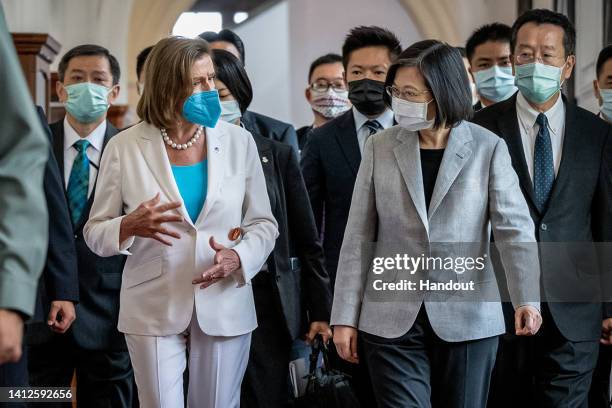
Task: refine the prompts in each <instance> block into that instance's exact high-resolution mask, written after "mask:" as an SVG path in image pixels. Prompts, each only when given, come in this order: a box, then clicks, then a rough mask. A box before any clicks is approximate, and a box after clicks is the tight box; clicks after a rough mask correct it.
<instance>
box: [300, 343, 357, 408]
mask: <svg viewBox="0 0 612 408" xmlns="http://www.w3.org/2000/svg"><path fill="white" fill-rule="evenodd" d="M320 353H321V354H323V367H317V362H318V361H319V354H320ZM294 406H295V408H359V407H360V406H361V405H360V404H359V400H358V399H357V397H356V396H355V394H354V392H353V390H352V388H351V385H350V376H349V375H347V374H345V373H343V372H340V371H338V370H334V369H331V368H330V367H329V359H328V350H327V345H326V344H325V343H324V342H323V339H321V337H320V336H317V337H316V338H315V340H314V342H313V344H312V352H311V353H310V369H309V374H308V385H307V386H306V393H305V394H304V396H302V397H299V398H298V399H296V400H295V405H294Z"/></svg>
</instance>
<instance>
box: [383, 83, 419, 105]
mask: <svg viewBox="0 0 612 408" xmlns="http://www.w3.org/2000/svg"><path fill="white" fill-rule="evenodd" d="M385 91H386V92H387V94H388V95H389V96H393V97H394V98H399V99H403V100H405V101H414V100H415V99H418V98H419V96H421V95H425V94H427V93H429V91H427V90H425V91H414V90H412V89H403V90H401V91H400V90H399V89H398V88H397V87H395V86H387V87H386V88H385Z"/></svg>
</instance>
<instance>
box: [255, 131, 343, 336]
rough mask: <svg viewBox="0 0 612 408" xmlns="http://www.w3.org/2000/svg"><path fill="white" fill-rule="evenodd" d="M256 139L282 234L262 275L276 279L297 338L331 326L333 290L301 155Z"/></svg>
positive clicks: (265, 140) (279, 144)
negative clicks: (311, 326) (314, 327)
mask: <svg viewBox="0 0 612 408" xmlns="http://www.w3.org/2000/svg"><path fill="white" fill-rule="evenodd" d="M252 134H253V139H254V140H255V144H256V145H257V150H258V152H259V157H260V159H261V165H262V168H263V171H264V176H265V178H266V187H267V190H268V196H269V198H270V206H271V208H272V213H273V214H274V217H275V218H276V221H277V222H278V230H279V236H278V238H277V240H276V245H275V246H274V250H273V251H272V253H271V254H270V256H269V258H268V261H267V265H268V272H260V273H272V274H274V275H275V280H274V281H275V282H276V285H275V286H276V289H277V292H278V296H279V297H280V303H281V305H282V309H283V315H284V317H285V322H286V324H287V330H288V331H289V335H290V336H291V338H292V339H296V338H298V337H299V336H301V335H303V334H304V333H305V332H306V331H307V325H306V323H309V322H313V321H326V322H329V317H330V312H331V299H332V293H331V285H330V282H329V276H328V274H327V271H326V270H325V267H324V266H323V263H324V258H323V249H322V248H321V243H320V241H319V238H318V234H317V228H316V226H315V222H314V218H313V216H312V210H311V208H310V202H309V201H308V192H307V191H306V186H305V185H304V180H303V178H302V174H301V173H300V168H299V164H298V159H297V155H296V154H295V152H294V151H293V150H292V149H291V147H289V146H287V145H285V144H282V143H278V142H275V141H273V140H270V139H266V138H264V137H263V136H261V135H258V134H257V133H253V132H252ZM296 259H298V260H299V263H297V262H295V261H296Z"/></svg>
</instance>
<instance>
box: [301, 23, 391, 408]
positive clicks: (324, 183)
mask: <svg viewBox="0 0 612 408" xmlns="http://www.w3.org/2000/svg"><path fill="white" fill-rule="evenodd" d="M400 52H401V46H400V43H399V40H398V39H397V37H395V35H394V34H393V33H391V32H390V31H388V30H386V29H383V28H380V27H374V26H372V27H363V26H362V27H356V28H354V29H352V30H351V31H350V32H349V34H348V35H347V37H346V40H345V42H344V45H343V47H342V60H343V64H344V71H345V81H346V83H347V86H348V89H349V99H350V100H351V102H352V104H353V108H352V109H351V110H349V111H347V112H346V113H344V114H342V115H341V116H339V117H337V118H336V119H333V120H331V121H329V122H328V123H326V124H325V125H323V126H321V127H319V128H316V129H313V130H312V132H311V133H310V136H309V137H308V140H307V141H306V146H305V147H304V150H303V151H302V161H301V165H302V172H303V175H304V181H305V182H306V188H307V189H308V195H309V197H310V203H311V205H312V209H313V211H314V216H315V221H316V224H317V227H318V229H319V233H321V234H322V236H323V249H324V252H325V263H326V267H327V271H328V273H329V275H330V278H331V282H332V287H333V285H334V282H335V278H336V270H337V268H338V257H339V256H340V247H341V246H342V239H343V237H344V229H345V228H346V222H347V220H348V214H349V209H350V207H351V198H352V195H353V186H354V185H355V178H356V177H357V170H358V169H359V164H360V162H361V151H362V150H363V146H364V145H365V141H366V139H367V138H368V137H370V136H371V135H373V134H374V133H376V132H377V131H379V130H381V129H387V128H389V127H391V126H393V125H394V118H393V112H392V111H391V110H389V109H387V107H386V105H385V103H384V101H383V93H384V92H385V89H384V81H385V77H386V75H387V70H388V69H389V67H390V65H391V63H392V62H393V60H394V59H395V58H396V57H397V56H398V55H399V53H400ZM334 360H335V362H336V365H337V366H339V367H341V369H342V370H343V371H347V372H349V373H351V374H352V375H353V380H354V381H353V382H354V388H355V391H356V392H357V393H358V396H360V400H361V401H362V402H363V405H364V406H374V404H375V402H374V399H373V394H372V388H371V385H370V381H369V377H368V374H367V370H366V369H365V367H364V366H363V363H361V365H360V366H355V365H352V364H350V363H346V362H344V361H343V360H341V359H339V358H335V359H334Z"/></svg>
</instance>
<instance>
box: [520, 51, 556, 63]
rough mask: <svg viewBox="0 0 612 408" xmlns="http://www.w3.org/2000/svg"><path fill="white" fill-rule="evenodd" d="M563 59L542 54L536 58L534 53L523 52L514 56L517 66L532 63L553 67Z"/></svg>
mask: <svg viewBox="0 0 612 408" xmlns="http://www.w3.org/2000/svg"><path fill="white" fill-rule="evenodd" d="M561 59H563V57H557V56H555V55H550V54H544V55H542V56H540V57H537V56H536V55H535V54H534V53H532V52H529V51H523V52H520V53H518V54H517V55H516V62H518V63H519V64H532V63H534V62H536V61H537V62H540V63H542V64H545V65H555V64H556V63H558V62H559V61H560V60H561Z"/></svg>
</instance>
